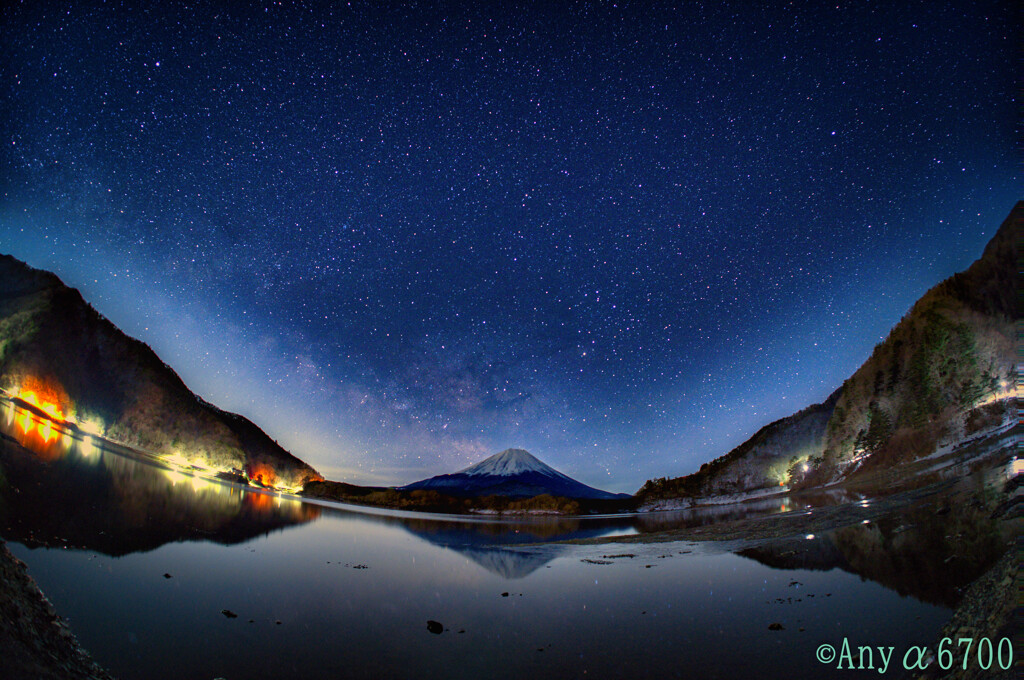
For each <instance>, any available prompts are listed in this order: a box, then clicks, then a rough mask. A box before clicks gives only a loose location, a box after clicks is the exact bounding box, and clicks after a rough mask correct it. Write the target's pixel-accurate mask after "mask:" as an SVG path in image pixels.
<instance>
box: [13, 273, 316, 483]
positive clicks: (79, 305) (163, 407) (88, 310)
mask: <svg viewBox="0 0 1024 680" xmlns="http://www.w3.org/2000/svg"><path fill="white" fill-rule="evenodd" d="M0 388H3V389H4V390H6V391H7V392H9V393H11V394H13V395H15V396H19V397H21V398H22V399H24V400H25V401H28V402H29V403H32V404H33V405H35V406H37V407H39V408H41V409H42V410H44V411H47V412H48V413H50V414H51V415H52V416H54V417H56V418H59V419H66V420H71V421H74V422H77V423H78V424H79V425H80V426H82V427H83V428H85V429H89V430H92V431H95V432H96V433H98V434H101V435H103V436H106V437H108V438H110V439H112V440H114V441H117V442H119V443H122V444H125V445H127V446H130V447H133V448H138V449H142V450H145V451H148V452H150V453H154V454H157V455H162V456H178V457H181V458H184V459H185V460H186V461H188V462H189V463H196V464H200V465H205V466H207V467H211V468H214V469H217V470H224V471H230V470H239V471H243V470H244V471H245V473H246V474H247V475H248V476H249V477H250V478H252V479H259V480H262V481H263V482H264V483H266V484H274V485H277V486H282V487H287V488H301V486H302V485H303V484H304V483H305V482H306V481H309V480H312V479H321V477H320V475H318V474H317V472H316V471H315V470H313V468H311V467H310V466H309V465H307V464H306V463H304V462H302V461H301V460H299V459H298V458H296V457H295V456H293V455H291V454H290V453H288V452H287V451H285V450H284V449H283V448H281V447H280V446H278V444H277V443H276V442H274V441H273V440H272V439H270V437H268V436H267V435H266V434H265V433H263V431H261V430H260V429H259V428H258V427H257V426H256V425H254V424H253V423H252V422H250V421H249V420H247V419H245V418H243V417H242V416H239V415H235V414H233V413H227V412H225V411H222V410H220V409H218V408H216V407H215V406H212V405H211V404H208V403H206V402H205V401H203V400H202V399H200V398H199V397H197V396H196V395H194V394H193V393H192V392H191V391H189V389H188V388H187V387H186V386H185V384H184V383H183V382H182V381H181V378H179V377H178V375H177V374H176V373H175V372H174V371H173V370H172V369H171V368H170V367H169V366H167V365H166V364H164V363H163V362H162V361H161V360H160V358H159V357H157V355H156V354H155V353H154V352H153V351H152V350H151V349H150V348H149V347H148V346H147V345H145V344H144V343H142V342H139V341H138V340H135V339H133V338H130V337H128V336H127V335H125V334H124V333H122V332H121V331H120V330H119V329H118V328H117V327H116V326H114V324H112V323H111V322H110V321H108V320H107V319H106V318H104V317H103V316H102V315H100V314H99V313H98V312H97V311H96V310H94V309H93V308H92V307H91V306H90V305H89V304H88V303H86V302H85V300H83V299H82V296H81V294H79V292H78V291H77V290H74V289H73V288H68V287H67V286H65V285H64V284H63V283H62V282H61V280H60V279H59V278H57V277H56V276H55V275H53V274H51V273H49V272H44V271H40V270H36V269H33V268H31V267H29V266H28V265H26V264H24V263H23V262H20V261H18V260H16V259H15V258H13V257H10V256H8V255H0Z"/></svg>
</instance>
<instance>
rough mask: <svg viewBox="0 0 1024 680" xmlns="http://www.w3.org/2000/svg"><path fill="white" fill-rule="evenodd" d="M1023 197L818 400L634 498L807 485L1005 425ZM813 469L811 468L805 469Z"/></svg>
mask: <svg viewBox="0 0 1024 680" xmlns="http://www.w3.org/2000/svg"><path fill="white" fill-rule="evenodd" d="M1022 226H1024V202H1021V203H1018V204H1017V205H1016V206H1015V207H1014V209H1013V210H1012V212H1011V213H1010V215H1009V217H1007V219H1006V220H1005V221H1004V222H1003V224H1002V226H1001V227H1000V228H999V230H998V232H997V233H996V235H995V236H994V237H993V238H992V240H991V241H990V242H989V243H988V245H987V246H986V247H985V250H984V252H983V253H982V256H981V258H979V259H978V260H977V261H976V262H974V263H973V264H972V265H971V266H970V267H969V268H968V269H967V270H966V271H964V272H961V273H959V274H955V275H954V276H952V277H950V278H949V279H946V280H945V281H943V282H942V283H940V284H938V285H937V286H935V287H934V288H932V289H931V290H929V291H928V292H927V293H925V295H924V296H922V297H921V299H920V300H919V301H918V302H917V303H916V304H915V305H914V306H913V308H911V310H910V311H909V312H908V313H907V314H906V315H905V316H904V317H903V319H902V320H901V321H900V322H899V323H898V324H897V325H896V327H895V328H893V330H892V331H891V332H890V334H889V336H888V337H887V338H886V339H885V341H884V342H882V343H880V344H879V345H878V346H877V347H875V350H874V352H873V353H872V355H871V357H870V358H869V359H868V360H867V361H866V362H865V363H864V364H863V365H862V366H861V367H860V368H859V369H858V370H857V371H856V372H855V373H854V374H853V375H852V376H851V377H850V378H849V379H848V380H847V381H846V382H845V383H843V385H842V387H841V388H840V389H839V390H837V391H836V392H835V393H834V394H833V395H832V396H830V397H829V398H828V399H827V400H826V401H825V402H824V403H823V404H818V405H816V406H811V407H809V408H807V409H804V410H803V411H801V412H799V413H797V414H795V415H793V416H790V417H788V418H783V419H782V420H779V421H776V422H774V423H771V424H770V425H767V426H765V427H764V428H762V429H761V430H759V431H758V432H757V433H756V434H755V435H754V436H753V437H751V438H750V439H749V440H747V441H746V442H744V443H743V444H741V445H740V446H738V447H736V448H735V449H733V450H732V451H730V452H729V453H728V454H726V455H724V456H722V457H720V458H718V459H716V460H714V461H711V462H710V463H705V464H704V465H703V466H702V467H701V469H700V471H698V472H696V473H693V474H691V475H687V476H684V477H678V478H675V479H667V478H660V479H652V480H649V481H648V482H647V483H645V484H644V486H643V487H642V488H641V489H640V491H639V492H638V494H637V497H638V500H639V501H640V502H641V503H642V504H645V505H647V506H648V507H650V506H652V505H656V504H657V503H658V502H659V501H664V500H667V499H679V498H694V497H701V496H713V495H723V494H739V493H747V492H752V491H756V490H759V489H769V488H771V487H772V486H778V485H779V484H780V483H781V484H782V485H783V486H785V485H786V483H787V482H788V483H789V484H791V485H793V486H803V487H810V486H815V485H818V484H823V483H827V482H830V481H835V480H837V479H841V478H843V477H844V476H846V475H849V474H851V473H853V472H855V471H856V470H857V469H863V468H867V469H870V468H872V467H884V466H891V465H897V464H899V463H902V462H906V461H909V460H912V459H914V458H917V457H920V456H923V455H927V454H929V453H931V452H932V451H933V450H934V449H935V447H936V446H937V445H939V444H943V443H946V444H949V443H955V442H957V441H959V440H962V439H963V438H965V437H969V436H973V435H975V434H977V433H979V432H981V431H984V430H986V429H991V428H993V427H998V426H1000V425H1001V424H1002V423H1003V422H1004V420H1005V417H1006V409H1007V408H1008V407H1007V404H1008V401H1007V400H1008V399H1009V398H1010V397H1011V396H1012V395H1013V389H1014V385H1015V384H1016V383H1015V381H1016V374H1015V371H1014V321H1015V319H1016V313H1017V304H1018V299H1017V286H1016V273H1017V254H1016V248H1017V238H1018V236H1019V234H1020V233H1021V231H1020V230H1021V227H1022ZM805 465H806V467H805Z"/></svg>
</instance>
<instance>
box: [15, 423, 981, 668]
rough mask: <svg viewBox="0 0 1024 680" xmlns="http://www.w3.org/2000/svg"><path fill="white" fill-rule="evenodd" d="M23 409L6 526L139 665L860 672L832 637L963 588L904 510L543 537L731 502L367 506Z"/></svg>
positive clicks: (868, 641)
mask: <svg viewBox="0 0 1024 680" xmlns="http://www.w3.org/2000/svg"><path fill="white" fill-rule="evenodd" d="M21 417H22V415H21V414H20V413H19V412H18V411H17V410H16V409H14V408H13V407H12V406H11V405H10V404H7V405H3V406H2V410H0V424H2V425H3V426H4V428H5V438H4V440H3V442H2V446H0V466H2V467H0V469H2V472H3V481H2V482H0V488H2V492H3V493H2V496H0V499H2V500H0V503H2V504H0V519H2V522H0V528H2V531H3V536H4V538H6V539H7V540H8V541H10V543H9V547H10V549H11V550H12V552H13V553H14V554H15V555H16V556H18V557H19V558H20V559H22V560H24V561H25V562H26V563H27V564H28V566H29V571H30V574H31V575H32V576H33V577H34V578H35V579H36V581H37V582H38V583H39V585H40V587H41V588H42V590H43V591H44V592H45V593H46V595H47V596H48V597H49V599H50V600H51V601H52V602H53V603H54V605H55V607H56V608H57V610H58V612H60V613H61V614H62V615H63V616H64V617H65V618H66V619H68V621H69V623H70V625H71V628H72V630H73V631H74V632H75V633H76V635H77V636H78V638H79V640H80V641H81V643H82V644H83V646H84V647H85V648H86V649H88V650H89V651H90V653H91V654H92V655H93V657H94V658H95V659H96V660H97V661H99V662H100V663H101V664H102V665H104V666H105V667H107V668H109V669H110V670H111V672H112V673H113V674H114V675H115V676H117V677H120V678H167V679H174V680H178V679H180V678H216V677H223V678H229V679H230V678H348V677H354V678H362V677H366V678H370V677H373V678H380V677H420V678H433V677H438V678H440V677H444V678H451V677H456V678H479V677H495V678H519V677H531V678H549V677H559V678H575V677H587V678H590V677H598V678H614V677H659V678H660V677H709V678H738V677H753V676H756V677H761V678H812V677H833V676H834V677H840V676H845V675H848V674H849V672H850V671H841V672H840V671H836V670H835V668H834V666H833V667H832V668H831V670H830V669H829V668H828V667H824V666H822V664H820V663H819V662H818V661H817V660H816V659H815V649H816V648H817V646H818V645H819V644H821V643H823V642H829V643H832V644H836V645H838V644H840V643H841V641H842V639H843V637H844V636H846V637H848V638H849V639H850V641H851V643H853V644H856V645H887V646H888V645H895V646H896V648H897V650H898V651H899V650H902V649H906V648H907V647H908V646H909V645H914V644H922V645H923V644H930V643H931V642H933V640H934V639H935V637H936V634H937V633H938V631H939V628H940V627H941V625H942V624H943V623H944V622H945V620H946V618H948V616H949V613H950V611H949V606H951V605H952V604H953V603H954V602H955V598H956V587H957V585H958V584H957V579H956V578H955V577H956V574H952V575H951V577H950V579H948V583H933V582H932V581H933V580H934V579H931V578H928V579H922V578H921V577H920V576H921V573H922V571H921V570H922V568H923V567H921V564H922V563H930V562H929V560H932V558H931V557H929V555H928V554H924V555H921V554H920V553H921V548H920V546H924V545H930V544H931V543H933V541H931V540H930V539H929V538H928V537H927V535H926V536H925V538H922V539H920V540H919V541H918V542H917V543H915V540H916V539H914V538H913V536H912V534H911V533H908V532H907V529H906V526H905V525H904V524H903V523H902V522H903V521H904V520H900V519H898V518H893V519H892V520H891V521H889V522H886V521H880V522H878V523H876V524H872V525H870V526H868V525H865V526H863V527H853V528H850V529H848V530H840V531H839V532H833V533H831V534H829V535H825V536H817V537H814V538H813V539H805V538H799V539H791V540H789V541H788V542H781V543H776V544H768V545H762V546H756V547H751V546H741V547H742V550H741V551H740V552H739V553H731V552H728V551H727V550H725V549H723V548H722V547H720V546H718V545H714V544H708V543H703V544H693V543H685V542H675V543H660V544H646V545H637V544H629V545H626V544H619V545H616V544H608V545H601V546H570V545H557V544H556V545H552V544H546V543H545V544H541V541H546V540H551V539H560V538H569V537H581V536H598V535H605V534H615V533H632V532H637V531H644V530H648V529H649V528H651V527H653V528H665V527H666V526H667V525H671V523H673V522H675V523H677V524H680V523H693V522H703V521H710V520H709V519H708V517H700V516H698V515H696V514H694V513H692V512H691V513H677V514H676V515H664V516H660V517H659V518H652V517H644V518H636V517H626V518H622V517H619V518H605V519H599V520H579V519H547V520H537V521H520V522H493V521H482V520H479V519H476V520H473V521H467V520H464V519H460V518H453V517H440V516H423V515H412V514H401V513H378V514H367V513H362V512H356V511H352V510H351V509H346V508H344V507H341V506H331V505H310V504H303V503H300V502H298V501H296V500H291V499H286V498H280V497H275V496H272V495H267V494H264V493H261V492H255V491H252V490H248V489H244V488H242V487H240V486H237V485H231V484H221V483H216V482H212V481H209V480H202V479H197V478H194V477H190V476H188V475H183V474H181V473H180V472H176V471H173V470H169V469H164V468H162V467H160V466H159V465H154V464H147V463H143V462H140V461H137V460H134V459H132V458H129V457H126V456H124V455H121V454H120V453H118V452H117V451H116V450H114V448H113V447H108V446H105V445H101V444H98V443H97V442H95V441H90V440H88V439H86V438H83V437H81V436H80V435H77V434H76V433H58V434H59V436H58V435H53V434H52V432H51V433H50V435H52V436H47V437H45V438H44V437H43V436H42V435H43V432H42V429H41V428H40V427H39V426H38V425H32V424H31V423H29V425H28V426H25V427H22V425H24V424H25V421H24V420H23V419H22V420H19V418H21ZM33 428H35V429H33ZM785 508H786V504H785V501H783V502H780V501H772V502H771V504H769V505H763V506H761V507H757V506H753V509H751V507H746V508H743V509H737V508H733V509H731V510H730V509H721V508H719V509H714V510H712V511H711V513H712V514H711V515H710V517H711V518H712V519H713V518H714V517H716V516H721V515H722V513H726V514H728V513H732V514H736V513H739V514H744V513H750V512H777V511H779V510H782V509H785ZM932 514H933V513H932ZM917 524H918V523H914V525H915V526H917ZM938 531H940V532H941V528H940V529H938ZM734 548H735V546H734ZM901 550H909V551H910V554H912V555H914V561H916V562H915V564H916V565H917V566H914V567H913V568H912V569H908V567H907V563H908V560H907V559H906V555H904V554H902V553H901ZM925 552H927V551H925ZM942 559H944V558H943V557H942V556H941V555H939V554H936V555H935V556H934V559H933V560H932V561H934V562H935V563H936V564H939V563H941V562H942ZM937 568H938V567H937ZM924 569H925V570H926V571H927V567H924ZM165 575H169V576H170V577H169V578H168V577H166V576H165ZM964 578H966V577H964ZM940 580H941V579H940ZM883 584H884V585H883ZM223 610H229V611H230V612H232V613H234V614H236V615H237V616H236V617H234V618H229V617H227V616H225V615H224V614H223V613H222V611H223ZM428 620H434V621H438V622H440V623H441V624H442V625H443V628H444V630H443V632H442V633H440V634H433V633H431V632H430V631H429V630H428V628H427V621H428ZM775 622H778V623H781V624H782V626H783V630H781V631H770V630H769V629H768V626H769V624H771V623H775ZM899 675H900V674H899V673H898V672H897V671H896V670H893V669H890V671H889V673H887V677H899Z"/></svg>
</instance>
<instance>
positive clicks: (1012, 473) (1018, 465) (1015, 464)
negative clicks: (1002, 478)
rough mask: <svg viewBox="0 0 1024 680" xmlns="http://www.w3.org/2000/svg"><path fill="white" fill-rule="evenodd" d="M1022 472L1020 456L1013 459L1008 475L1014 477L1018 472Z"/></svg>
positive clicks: (1023, 462) (1023, 467)
mask: <svg viewBox="0 0 1024 680" xmlns="http://www.w3.org/2000/svg"><path fill="white" fill-rule="evenodd" d="M1022 472H1024V460H1021V459H1020V458H1014V459H1013V467H1011V468H1010V476H1011V477H1016V476H1017V475H1019V474H1020V473H1022Z"/></svg>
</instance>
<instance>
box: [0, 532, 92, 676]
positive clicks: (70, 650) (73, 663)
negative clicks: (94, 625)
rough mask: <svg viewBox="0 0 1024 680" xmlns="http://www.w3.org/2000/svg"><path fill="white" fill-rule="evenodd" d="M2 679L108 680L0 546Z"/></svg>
mask: <svg viewBox="0 0 1024 680" xmlns="http://www.w3.org/2000/svg"><path fill="white" fill-rule="evenodd" d="M0 677H3V678H5V679H6V680H22V679H24V680H48V679H50V678H52V679H53V680H57V679H61V680H112V678H111V676H110V675H109V674H108V673H107V672H106V671H104V670H103V669H102V668H100V667H99V666H98V665H97V664H96V663H95V662H94V661H93V660H92V659H91V658H90V657H89V655H88V653H86V651H85V650H84V649H82V648H81V646H80V645H79V644H78V641H77V640H76V639H75V636H74V635H72V633H71V631H70V630H69V629H68V627H67V624H65V623H64V621H63V619H61V618H60V616H58V615H57V612H56V611H54V609H53V605H51V604H50V602H49V601H48V600H47V599H46V597H45V596H44V595H43V593H42V592H41V591H40V590H39V588H38V587H37V586H36V584H35V582H34V581H33V580H32V579H31V577H29V575H28V570H27V569H26V567H25V563H24V562H22V561H21V560H19V559H18V558H16V557H15V556H14V555H12V554H11V552H10V551H9V550H8V549H7V546H6V545H5V544H4V543H3V542H2V541H0Z"/></svg>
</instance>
